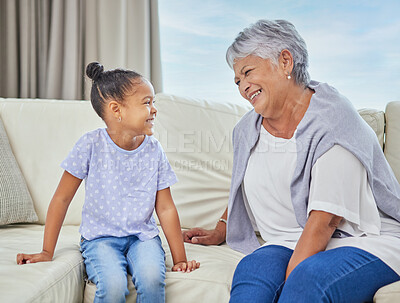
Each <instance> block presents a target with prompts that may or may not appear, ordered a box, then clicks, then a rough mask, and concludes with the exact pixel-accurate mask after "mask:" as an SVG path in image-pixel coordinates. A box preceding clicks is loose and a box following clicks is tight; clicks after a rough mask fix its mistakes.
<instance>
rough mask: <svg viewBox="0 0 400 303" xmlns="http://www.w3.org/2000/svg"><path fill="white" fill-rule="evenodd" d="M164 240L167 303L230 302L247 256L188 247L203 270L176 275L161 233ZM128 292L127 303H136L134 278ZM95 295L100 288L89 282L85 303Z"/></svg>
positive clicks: (216, 248) (223, 247)
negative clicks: (234, 281)
mask: <svg viewBox="0 0 400 303" xmlns="http://www.w3.org/2000/svg"><path fill="white" fill-rule="evenodd" d="M160 237H161V240H162V243H163V248H164V250H165V256H166V260H165V265H166V267H167V272H166V286H165V297H166V298H165V299H166V300H165V301H166V302H173V303H187V302H228V301H229V296H230V290H231V283H232V278H233V273H234V271H235V268H236V266H237V264H238V263H239V261H240V260H241V259H242V257H243V256H244V255H243V254H241V253H239V252H237V251H234V250H232V249H231V248H229V247H228V246H227V245H226V244H224V245H219V246H202V245H195V244H188V243H185V249H186V254H187V258H188V260H192V259H195V260H196V261H199V262H200V263H201V264H200V268H199V269H197V270H195V271H193V272H191V273H181V272H172V271H171V267H172V265H173V263H172V257H171V252H170V250H169V247H168V244H167V240H166V238H165V236H164V234H163V233H162V232H160ZM128 289H129V295H128V296H127V300H126V302H128V303H135V302H136V290H135V287H134V285H133V283H132V278H131V277H130V276H129V277H128ZM95 292H96V285H94V284H93V283H90V282H88V283H87V284H86V287H85V295H84V303H89V302H93V299H94V294H95ZM199 298H201V299H199Z"/></svg>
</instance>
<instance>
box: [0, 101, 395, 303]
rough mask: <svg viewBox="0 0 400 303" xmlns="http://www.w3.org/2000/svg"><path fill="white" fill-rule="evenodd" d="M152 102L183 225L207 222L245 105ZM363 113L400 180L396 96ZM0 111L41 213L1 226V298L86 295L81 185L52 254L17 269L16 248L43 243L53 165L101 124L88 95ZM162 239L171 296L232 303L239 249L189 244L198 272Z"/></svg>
mask: <svg viewBox="0 0 400 303" xmlns="http://www.w3.org/2000/svg"><path fill="white" fill-rule="evenodd" d="M156 99H157V104H156V106H157V108H158V115H157V118H156V134H155V136H156V137H157V138H158V139H159V141H160V142H161V144H162V145H163V147H164V150H165V152H166V154H167V156H168V158H169V161H170V163H171V165H172V166H173V168H174V170H175V172H176V174H177V176H178V178H179V182H178V183H177V184H176V185H174V186H173V187H172V194H173V197H174V201H175V203H176V205H177V208H178V212H179V215H180V220H181V225H182V227H183V228H191V227H204V228H213V227H214V226H215V224H216V222H217V220H218V218H219V217H220V215H221V214H222V213H223V211H224V209H225V208H226V205H227V201H228V195H229V186H230V175H231V169H232V146H231V134H232V129H233V127H234V125H235V124H236V122H237V121H238V120H239V119H240V117H241V116H243V114H245V113H246V112H247V111H248V110H249V109H250V106H249V105H248V104H246V102H243V105H236V104H230V103H216V102H208V101H204V100H197V99H190V98H180V97H176V96H172V95H166V94H157V96H156ZM360 114H361V115H362V116H363V117H364V119H366V121H367V122H368V123H369V124H370V125H371V126H372V127H373V129H374V130H375V132H376V133H377V135H378V138H379V140H380V142H381V144H382V145H383V144H384V146H385V155H386V157H387V159H388V161H389V163H390V164H391V166H392V168H393V170H394V171H395V174H396V176H397V178H398V180H400V102H392V103H389V104H388V106H387V108H386V112H385V113H383V112H382V111H377V110H361V111H360ZM0 118H1V120H2V121H3V124H4V128H5V132H6V134H7V136H8V140H9V142H10V145H11V149H12V152H13V154H14V155H15V158H16V160H17V162H18V165H19V167H20V170H21V172H22V175H23V177H24V179H25V181H26V184H27V188H28V189H29V192H30V195H31V197H32V200H33V205H34V209H35V211H36V213H37V216H38V221H37V222H35V223H19V224H8V225H3V226H0V256H1V257H0V302H92V301H93V296H94V292H95V286H94V285H93V284H90V283H85V269H84V264H83V260H82V257H81V255H80V252H79V237H80V235H79V233H78V227H79V224H80V220H81V208H82V204H83V197H84V196H83V186H81V188H80V189H79V191H78V193H77V194H76V196H75V198H74V200H73V201H72V203H71V206H70V208H69V210H68V214H67V216H66V219H65V222H64V226H63V228H62V230H61V234H60V237H59V241H58V244H57V248H56V252H55V255H54V260H53V261H52V262H46V263H36V264H27V265H23V266H19V265H17V264H16V261H15V260H16V255H17V253H19V252H25V253H34V252H39V251H40V250H41V248H42V239H43V229H44V222H45V217H46V212H47V207H48V204H49V202H50V199H51V197H52V195H53V193H54V191H55V188H56V186H57V184H58V181H59V179H60V177H61V174H62V169H61V168H60V166H59V164H60V162H61V161H62V160H63V159H64V158H65V157H66V156H67V154H68V152H69V150H70V149H71V148H72V146H73V145H74V143H75V142H76V140H77V139H78V138H79V137H80V136H81V135H82V134H84V133H85V132H87V131H89V130H92V129H95V128H98V127H103V126H104V124H103V122H102V121H101V119H100V118H98V117H97V115H96V114H95V112H94V111H93V109H92V107H91V104H90V102H87V101H61V100H32V99H31V100H29V99H0ZM385 119H386V124H385ZM0 207H3V205H0ZM0 213H1V212H0ZM162 239H163V247H164V249H165V251H166V264H167V270H168V271H167V277H166V283H167V286H166V301H167V302H173V303H179V302H185V303H187V302H208V303H212V302H215V303H221V302H228V301H229V292H230V284H231V280H232V276H233V272H234V269H235V267H236V265H237V263H238V262H239V260H240V259H241V258H242V257H243V255H242V254H240V253H238V252H235V251H233V250H231V249H230V248H229V247H227V246H226V244H223V245H220V246H208V247H206V246H198V245H191V244H187V243H186V244H185V247H186V251H187V254H188V258H190V259H196V260H198V261H200V262H201V267H200V269H199V270H196V271H194V272H192V273H190V274H183V273H178V272H171V271H170V268H171V266H172V260H171V255H170V252H169V249H168V246H167V244H166V241H165V238H163V236H162ZM129 288H130V290H131V294H130V295H129V296H128V298H127V301H128V302H135V296H136V295H135V291H134V287H133V284H132V282H130V283H129ZM396 298H397V299H396ZM375 299H376V301H377V302H381V303H383V302H395V301H396V300H397V301H400V282H399V283H394V284H392V285H389V286H387V287H384V288H382V289H380V290H379V291H378V293H377V294H376V296H375Z"/></svg>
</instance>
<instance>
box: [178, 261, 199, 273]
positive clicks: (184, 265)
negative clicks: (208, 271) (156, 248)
mask: <svg viewBox="0 0 400 303" xmlns="http://www.w3.org/2000/svg"><path fill="white" fill-rule="evenodd" d="M199 267H200V263H199V262H196V261H195V260H192V261H187V262H185V261H183V262H178V263H176V264H175V265H174V266H173V267H172V271H181V272H188V273H189V272H191V271H193V270H195V269H197V268H199Z"/></svg>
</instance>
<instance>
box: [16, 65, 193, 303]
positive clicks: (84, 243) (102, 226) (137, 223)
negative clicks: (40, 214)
mask: <svg viewBox="0 0 400 303" xmlns="http://www.w3.org/2000/svg"><path fill="white" fill-rule="evenodd" d="M103 70H104V69H103V66H102V65H100V64H99V63H97V62H93V63H90V64H89V65H88V66H87V69H86V74H87V75H88V77H89V78H91V79H92V80H93V84H92V90H91V102H92V105H93V108H94V110H95V111H96V113H97V114H98V115H99V116H100V117H101V118H102V119H103V120H104V122H105V123H106V126H107V128H104V129H97V130H95V131H91V132H89V133H87V134H85V135H84V136H83V137H82V138H80V139H79V140H78V142H77V143H76V145H75V146H74V148H73V149H72V151H71V152H70V154H69V155H68V157H67V158H66V159H65V160H64V161H63V162H62V164H61V166H62V168H63V169H65V171H64V173H63V176H62V178H61V180H60V183H59V185H58V188H57V190H56V192H55V194H54V196H53V199H52V200H51V203H50V205H49V210H48V213H47V218H46V226H45V231H44V241H43V250H42V252H41V253H38V254H18V256H17V263H18V264H25V263H35V262H42V261H50V260H52V258H53V255H54V250H55V246H56V242H57V238H58V235H59V232H60V229H61V225H62V222H63V220H64V217H65V214H66V212H67V209H68V206H69V204H70V202H71V200H72V198H73V196H74V194H75V192H76V190H77V189H78V187H79V185H80V184H81V182H82V180H83V179H85V181H86V182H85V188H86V193H85V203H84V206H83V211H82V223H81V226H80V233H81V235H82V237H81V243H80V244H81V253H82V256H83V258H84V260H85V266H86V272H87V275H88V279H89V280H90V281H92V282H93V283H95V284H96V286H97V291H96V296H95V300H94V301H95V302H125V295H127V294H128V293H129V291H128V288H127V273H129V274H131V275H132V280H133V283H134V285H135V287H136V290H137V301H138V302H164V297H165V296H164V294H165V291H164V289H165V282H164V280H165V254H164V250H163V248H162V246H161V240H160V237H159V236H158V233H159V232H158V228H157V225H156V222H155V220H154V218H153V210H154V209H155V210H156V213H157V216H158V218H159V220H160V223H161V227H162V229H163V231H164V233H165V236H166V238H167V241H168V244H169V247H170V250H171V253H172V259H173V262H174V266H173V267H172V270H173V271H182V272H190V271H192V270H195V269H196V268H198V267H199V266H200V264H199V263H197V262H196V261H187V259H186V254H185V248H184V245H183V240H182V234H181V229H180V223H179V218H178V213H177V211H176V208H175V205H174V202H173V200H172V197H171V193H170V189H169V188H170V186H171V185H172V184H174V183H175V182H177V178H176V176H175V174H174V172H173V171H172V168H171V166H170V164H169V162H168V160H167V158H166V156H165V154H164V151H163V149H162V147H161V145H160V143H159V142H158V141H157V140H156V139H155V138H154V137H152V135H153V126H154V119H155V117H156V114H157V110H156V108H155V107H154V90H153V87H152V85H151V84H150V82H149V81H148V80H146V79H145V78H144V77H142V76H141V75H139V74H137V73H136V72H134V71H130V70H122V69H115V70H110V71H105V72H104V71H103Z"/></svg>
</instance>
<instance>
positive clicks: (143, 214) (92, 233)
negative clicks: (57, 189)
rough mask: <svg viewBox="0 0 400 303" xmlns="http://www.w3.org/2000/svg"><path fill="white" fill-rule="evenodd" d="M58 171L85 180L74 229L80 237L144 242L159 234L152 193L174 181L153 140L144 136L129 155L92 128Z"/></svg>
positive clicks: (102, 132) (158, 145) (174, 178)
mask: <svg viewBox="0 0 400 303" xmlns="http://www.w3.org/2000/svg"><path fill="white" fill-rule="evenodd" d="M61 167H62V168H63V169H65V170H66V171H67V172H69V173H70V174H72V175H73V176H75V177H77V178H79V179H82V180H83V179H85V189H86V192H85V203H84V205H83V209H82V223H81V226H80V229H79V231H80V233H81V235H82V236H83V237H84V238H85V239H87V240H93V239H96V238H99V237H106V236H114V237H125V236H131V235H135V236H137V237H138V238H139V239H140V240H142V241H145V240H148V239H151V238H154V237H155V236H156V235H158V232H159V231H158V228H157V224H156V222H155V220H154V217H153V211H154V206H155V200H156V193H157V191H159V190H162V189H165V188H167V187H170V186H171V185H173V184H174V183H176V182H177V181H178V180H177V177H176V175H175V173H174V172H173V170H172V168H171V165H170V164H169V162H168V159H167V157H166V156H165V153H164V151H163V149H162V147H161V144H160V143H159V142H158V141H157V140H156V139H155V138H154V137H149V136H146V137H145V139H144V141H143V143H142V144H141V145H140V146H139V147H138V148H137V149H135V150H132V151H128V150H124V149H122V148H120V147H119V146H118V145H116V144H115V143H114V142H113V141H112V140H111V138H110V136H109V135H108V133H107V131H106V130H105V129H104V128H101V129H97V130H94V131H91V132H89V133H87V134H85V135H84V136H82V137H81V138H80V139H79V140H78V142H77V143H76V144H75V146H74V147H73V149H72V151H71V152H70V153H69V155H68V157H67V158H66V159H65V160H64V161H63V162H62V163H61Z"/></svg>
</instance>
